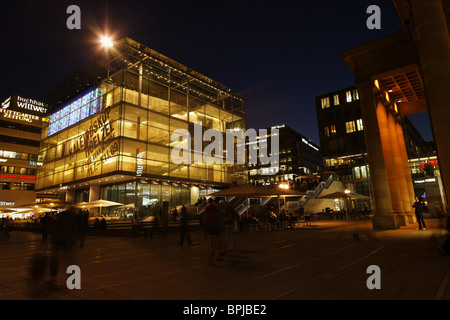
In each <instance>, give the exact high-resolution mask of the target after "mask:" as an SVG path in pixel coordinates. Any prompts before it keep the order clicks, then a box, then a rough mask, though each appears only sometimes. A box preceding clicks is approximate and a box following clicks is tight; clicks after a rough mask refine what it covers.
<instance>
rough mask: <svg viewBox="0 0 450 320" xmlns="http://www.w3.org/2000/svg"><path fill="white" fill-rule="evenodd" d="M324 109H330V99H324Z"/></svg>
mask: <svg viewBox="0 0 450 320" xmlns="http://www.w3.org/2000/svg"><path fill="white" fill-rule="evenodd" d="M321 102H322V109H325V108H329V107H330V98H328V97H326V98H322V100H321Z"/></svg>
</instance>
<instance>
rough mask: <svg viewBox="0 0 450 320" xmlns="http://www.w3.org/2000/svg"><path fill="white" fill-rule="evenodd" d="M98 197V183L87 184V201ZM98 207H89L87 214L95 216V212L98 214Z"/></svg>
mask: <svg viewBox="0 0 450 320" xmlns="http://www.w3.org/2000/svg"><path fill="white" fill-rule="evenodd" d="M99 199H100V186H99V185H98V184H91V185H90V186H89V202H91V201H95V200H99ZM99 212H100V210H99V208H89V215H90V216H95V215H93V213H95V214H97V215H98V214H99Z"/></svg>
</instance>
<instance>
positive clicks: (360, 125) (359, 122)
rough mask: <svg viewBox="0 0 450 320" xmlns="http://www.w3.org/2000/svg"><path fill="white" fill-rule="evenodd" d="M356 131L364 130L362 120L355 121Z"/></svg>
mask: <svg viewBox="0 0 450 320" xmlns="http://www.w3.org/2000/svg"><path fill="white" fill-rule="evenodd" d="M356 129H357V130H358V131H362V130H364V126H363V121H362V119H358V120H356Z"/></svg>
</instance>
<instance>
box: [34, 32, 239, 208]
mask: <svg viewBox="0 0 450 320" xmlns="http://www.w3.org/2000/svg"><path fill="white" fill-rule="evenodd" d="M46 99H47V102H48V104H49V106H50V107H52V108H53V111H52V112H51V115H50V116H49V122H48V123H45V125H44V127H43V130H42V142H41V147H40V157H41V158H42V159H43V162H44V165H43V166H42V167H40V168H39V171H38V174H37V181H36V188H37V190H40V191H41V192H49V193H55V192H56V193H60V197H61V198H64V199H65V200H67V201H70V202H77V203H78V202H82V201H86V202H87V201H93V200H97V199H103V200H110V201H115V202H119V203H123V204H125V205H131V206H135V208H136V211H138V210H139V208H142V207H145V208H146V209H147V208H150V211H151V210H153V209H154V210H157V209H158V208H159V207H160V206H161V203H162V202H163V201H168V202H169V206H171V207H172V206H176V205H181V204H189V203H195V202H196V201H197V200H198V198H199V197H201V196H205V195H207V194H208V193H210V192H211V191H212V190H216V189H219V188H222V187H225V186H228V185H230V184H231V183H233V182H237V183H242V182H244V180H245V181H246V177H245V175H242V174H240V172H241V171H240V170H242V168H241V167H240V166H238V165H234V164H220V163H213V164H209V162H208V161H207V160H208V159H206V156H205V155H204V153H203V150H204V147H205V146H207V145H208V143H209V142H208V141H204V139H202V137H203V133H204V132H205V130H207V129H214V130H216V131H218V132H220V133H222V134H223V133H225V131H226V129H236V130H238V129H243V130H245V119H244V116H245V110H244V101H243V97H242V96H241V95H240V94H239V93H238V92H235V91H233V90H231V89H230V88H228V87H226V86H224V85H222V84H220V83H218V82H217V81H215V80H212V79H210V78H208V77H206V76H204V75H202V74H200V73H198V72H196V71H193V70H191V69H190V68H188V67H186V66H184V65H182V64H180V63H178V62H176V61H174V60H172V59H170V58H168V57H166V56H164V55H162V54H160V53H158V52H156V51H154V50H152V49H150V48H148V47H146V46H144V45H143V44H140V43H138V42H136V41H134V40H132V39H130V38H123V39H121V40H119V41H117V42H115V43H114V46H113V47H112V48H109V49H108V51H105V52H104V53H102V54H100V55H99V56H98V57H96V58H95V59H94V60H93V61H91V62H90V63H88V64H87V65H86V66H85V67H83V68H82V69H80V70H78V71H77V72H75V73H74V74H72V75H71V76H70V77H68V78H67V79H66V80H65V81H63V82H62V83H60V84H59V85H57V86H56V87H54V88H53V89H52V90H51V91H50V92H49V93H48V94H47V97H46ZM198 128H200V129H198ZM180 131H181V132H188V133H189V136H184V137H182V139H180V137H181V136H182V135H181V136H180V135H177V134H174V132H175V133H177V132H180ZM198 131H200V134H199V136H198ZM199 140H200V143H198V141H199ZM191 142H192V143H191ZM179 143H184V144H187V145H190V146H191V148H190V149H185V150H190V152H189V156H190V159H189V161H187V162H183V163H182V164H179V163H178V162H176V161H173V150H174V146H177V145H178V144H179ZM177 156H178V154H177ZM184 156H186V154H184ZM198 156H200V159H202V156H203V159H202V161H194V160H195V159H198V158H196V157H198ZM239 179H244V180H243V181H240V180H239Z"/></svg>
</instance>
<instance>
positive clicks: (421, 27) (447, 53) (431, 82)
mask: <svg viewBox="0 0 450 320" xmlns="http://www.w3.org/2000/svg"><path fill="white" fill-rule="evenodd" d="M410 3H411V11H412V17H413V23H414V33H415V34H414V35H415V42H416V46H417V52H418V54H419V60H420V66H421V70H422V76H423V82H424V87H425V93H426V98H427V106H428V113H429V116H430V122H431V128H432V131H433V136H434V141H435V143H436V149H437V157H438V161H439V167H440V170H441V178H442V182H443V185H444V189H445V196H446V199H445V200H446V201H447V203H448V199H449V194H448V193H449V192H450V139H448V134H449V132H450V112H449V109H448V108H449V106H450V90H449V88H450V39H449V33H448V27H447V21H446V17H445V13H444V9H443V7H442V0H427V1H423V0H411V1H410Z"/></svg>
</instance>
